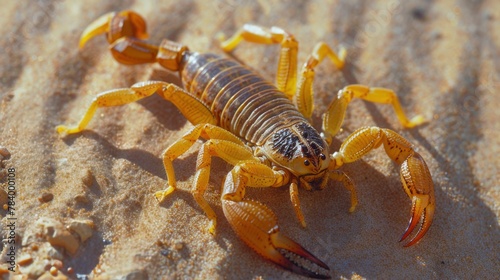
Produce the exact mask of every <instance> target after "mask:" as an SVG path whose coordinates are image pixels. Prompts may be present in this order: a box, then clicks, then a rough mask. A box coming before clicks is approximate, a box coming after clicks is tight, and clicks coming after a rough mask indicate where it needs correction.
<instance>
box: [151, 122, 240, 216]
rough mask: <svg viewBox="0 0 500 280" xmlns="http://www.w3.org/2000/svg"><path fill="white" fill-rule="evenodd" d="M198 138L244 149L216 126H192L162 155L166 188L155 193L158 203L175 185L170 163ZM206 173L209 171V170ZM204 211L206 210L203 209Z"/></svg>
mask: <svg viewBox="0 0 500 280" xmlns="http://www.w3.org/2000/svg"><path fill="white" fill-rule="evenodd" d="M200 137H202V138H204V139H220V140H226V141H227V142H232V143H234V144H236V145H238V146H241V147H244V144H243V142H241V140H240V139H239V138H238V137H236V136H235V135H234V134H232V133H230V132H229V131H227V130H224V129H222V128H220V127H218V126H215V125H212V124H198V125H196V126H194V127H193V128H192V129H191V130H189V131H188V132H187V133H186V134H184V136H182V138H181V139H179V140H177V141H175V142H174V143H173V144H172V145H170V147H168V148H167V149H166V150H165V152H163V155H162V158H163V165H164V167H165V172H166V173H167V180H168V186H167V188H166V189H165V190H163V191H158V192H156V193H155V197H156V199H157V200H158V201H159V202H162V201H163V200H164V199H165V198H166V197H167V196H168V195H169V194H170V193H172V192H173V191H174V190H175V188H176V185H177V181H176V179H175V172H174V167H173V165H172V161H173V160H174V159H176V158H178V157H179V156H180V155H182V154H183V153H185V152H186V151H187V150H189V148H191V147H192V146H193V144H194V143H195V142H196V140H198V138H200ZM202 151H203V149H202ZM202 151H200V155H201V154H203V153H202ZM202 163H203V162H198V165H200V164H202ZM200 168H201V167H200ZM208 171H210V169H209V168H208ZM199 175H200V174H197V175H196V177H198V176H199ZM207 176H208V175H207ZM207 184H208V177H207ZM195 189H196V188H195ZM196 197H197V196H195V198H196ZM201 204H204V203H200V205H201ZM202 208H203V207H202ZM204 209H208V208H206V207H205V208H204ZM205 212H207V211H205ZM212 212H213V211H212ZM207 215H208V214H207ZM208 216H210V215H208Z"/></svg>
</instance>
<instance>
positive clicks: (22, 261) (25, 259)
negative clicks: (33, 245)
mask: <svg viewBox="0 0 500 280" xmlns="http://www.w3.org/2000/svg"><path fill="white" fill-rule="evenodd" d="M32 262H33V258H32V257H31V256H30V255H21V257H20V258H19V261H18V262H17V264H18V265H20V266H26V265H29V264H31V263H32Z"/></svg>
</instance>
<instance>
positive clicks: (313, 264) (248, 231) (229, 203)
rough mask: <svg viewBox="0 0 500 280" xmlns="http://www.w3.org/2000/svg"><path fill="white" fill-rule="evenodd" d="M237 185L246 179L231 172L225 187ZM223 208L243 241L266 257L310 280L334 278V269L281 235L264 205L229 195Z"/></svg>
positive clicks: (270, 213)
mask: <svg viewBox="0 0 500 280" xmlns="http://www.w3.org/2000/svg"><path fill="white" fill-rule="evenodd" d="M235 177H236V178H235ZM235 184H236V185H237V186H236V189H237V188H238V186H241V184H242V180H241V179H240V178H238V175H237V174H236V173H234V172H230V173H229V174H228V175H227V177H226V182H225V187H224V188H225V190H228V189H234V188H235ZM243 184H244V183H243ZM222 209H223V211H224V215H225V216H226V218H227V220H228V222H229V224H230V225H231V227H232V228H233V230H234V231H235V232H236V234H237V235H238V236H239V237H240V239H241V240H243V241H244V242H245V243H246V244H247V245H248V246H249V247H250V248H252V249H253V250H254V251H256V252H257V253H258V254H260V255H261V256H263V257H264V258H266V259H268V260H270V261H272V262H274V263H276V264H277V265H279V266H281V267H283V268H285V269H288V270H290V271H293V272H295V273H298V274H301V275H304V276H307V277H311V278H318V279H329V278H330V276H329V275H328V274H326V273H327V272H328V271H329V270H330V269H329V267H328V266H327V265H326V264H325V263H324V262H322V261H321V260H319V259H318V258H317V257H315V256H314V255H313V254H311V253H310V252H309V251H307V250H306V249H304V248H303V247H302V246H301V245H300V244H298V243H297V242H295V241H293V240H292V239H290V238H288V237H287V236H285V235H283V234H282V233H281V232H280V230H279V227H278V224H277V219H276V216H275V215H274V213H273V212H272V211H271V209H269V208H268V207H267V206H265V205H264V204H262V203H260V202H257V201H254V200H248V199H242V198H241V197H239V196H238V195H235V194H225V195H223V197H222Z"/></svg>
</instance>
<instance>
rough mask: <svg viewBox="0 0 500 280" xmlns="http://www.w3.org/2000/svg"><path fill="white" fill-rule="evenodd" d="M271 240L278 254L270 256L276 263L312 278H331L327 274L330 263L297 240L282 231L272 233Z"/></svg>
mask: <svg viewBox="0 0 500 280" xmlns="http://www.w3.org/2000/svg"><path fill="white" fill-rule="evenodd" d="M271 241H272V243H273V245H274V246H275V253H277V254H273V255H274V256H270V257H271V260H272V261H274V262H275V263H276V264H278V265H280V266H282V267H284V268H286V269H288V270H290V271H293V272H295V273H298V274H301V275H304V276H307V277H310V278H316V279H330V278H331V277H330V276H329V275H328V274H327V273H328V271H330V268H329V267H328V265H326V264H325V263H324V262H322V261H321V260H320V259H318V258H316V257H315V256H314V255H313V254H311V253H310V252H309V251H307V250H306V249H304V248H303V247H302V246H301V245H299V244H298V243H296V242H295V241H293V240H291V239H290V238H288V237H286V236H284V235H282V234H281V233H280V232H276V233H274V234H272V235H271Z"/></svg>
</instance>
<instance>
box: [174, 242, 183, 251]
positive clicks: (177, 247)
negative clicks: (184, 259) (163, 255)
mask: <svg viewBox="0 0 500 280" xmlns="http://www.w3.org/2000/svg"><path fill="white" fill-rule="evenodd" d="M183 247H184V245H182V242H177V243H175V245H174V248H175V250H182V248H183Z"/></svg>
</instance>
